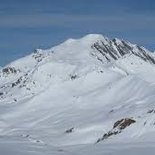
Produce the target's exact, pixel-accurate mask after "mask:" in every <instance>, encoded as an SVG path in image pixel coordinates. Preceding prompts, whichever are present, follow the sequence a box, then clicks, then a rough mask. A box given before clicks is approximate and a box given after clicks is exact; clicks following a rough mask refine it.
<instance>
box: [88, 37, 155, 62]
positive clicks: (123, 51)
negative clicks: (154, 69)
mask: <svg viewBox="0 0 155 155" xmlns="http://www.w3.org/2000/svg"><path fill="white" fill-rule="evenodd" d="M119 42H120V43H118V42H117V40H116V39H113V40H108V42H107V43H104V42H103V41H97V42H96V43H94V44H93V45H92V46H91V48H92V49H94V51H96V52H98V53H99V55H100V56H99V55H98V54H96V53H95V52H92V53H93V54H92V55H93V56H95V57H96V58H97V59H98V60H100V61H101V62H103V60H104V58H105V59H106V60H107V61H108V62H110V61H112V60H118V59H119V58H120V57H123V56H125V55H127V54H133V55H135V56H137V57H139V58H141V59H142V60H144V61H146V62H149V63H151V64H155V58H154V57H153V56H152V55H151V54H149V53H148V52H147V51H146V50H145V49H143V48H142V47H139V46H136V45H134V46H133V45H131V44H130V43H128V42H126V41H123V40H122V41H121V40H120V41H119ZM135 48H136V50H135ZM102 59H103V60H102Z"/></svg>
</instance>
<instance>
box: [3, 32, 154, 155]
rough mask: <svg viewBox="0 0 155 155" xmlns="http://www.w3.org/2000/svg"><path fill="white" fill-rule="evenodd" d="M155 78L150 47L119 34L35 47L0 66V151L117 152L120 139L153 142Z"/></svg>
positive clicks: (90, 35) (131, 142)
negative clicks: (121, 36) (0, 144)
mask: <svg viewBox="0 0 155 155" xmlns="http://www.w3.org/2000/svg"><path fill="white" fill-rule="evenodd" d="M154 77H155V55H154V53H151V52H150V51H149V50H147V49H145V48H144V47H140V46H138V45H136V44H132V43H130V42H128V41H124V40H120V39H117V38H115V39H112V40H111V39H109V38H107V37H104V36H102V35H98V34H89V35H87V36H85V37H83V38H81V39H68V40H67V41H65V42H64V43H61V44H60V45H58V46H55V47H52V48H51V49H46V50H42V49H36V50H35V51H34V52H33V53H32V54H30V55H28V56H26V57H24V58H21V59H19V60H16V61H14V62H12V63H10V64H8V65H6V66H5V67H3V68H1V69H0V118H1V119H0V135H1V140H0V143H2V144H3V145H4V148H5V149H3V151H4V152H5V151H9V150H10V149H8V148H11V149H12V150H10V151H12V152H13V153H14V152H15V153H14V154H13V155H16V154H19V152H20V151H21V150H19V149H18V147H14V146H17V145H18V144H19V143H21V146H22V148H23V154H30V155H32V154H33V152H34V150H35V152H36V153H38V154H39V153H42V154H45V155H46V154H55V155H59V154H64V155H68V154H77V155H78V154H79V155H84V154H99V155H100V154H104V153H105V154H106V153H107V152H109V151H111V154H113V155H114V154H115V155H117V154H120V150H121V147H122V144H123V143H124V142H126V143H129V146H130V147H132V146H134V145H135V146H137V144H141V143H140V142H142V143H144V145H143V146H145V144H147V145H149V144H154V143H155V137H154V133H155V126H154V125H155V103H154V101H155V95H154V94H155V80H154ZM149 142H151V143H149ZM107 143H108V146H107ZM7 144H9V145H7ZM115 144H117V145H118V147H119V148H120V149H118V150H115V149H112V150H114V152H113V151H112V150H111V149H110V148H109V146H110V147H112V148H115V147H114V146H115ZM131 144H132V145H131ZM137 147H139V146H137ZM2 148H3V147H2ZM0 149H1V147H0ZM151 149H152V148H151ZM106 150H107V151H106ZM122 150H126V148H123V149H122ZM122 150H121V151H122ZM37 151H38V152H37ZM117 151H118V153H117ZM136 151H137V150H136ZM138 151H140V150H138ZM31 152H32V154H31ZM136 153H137V152H136ZM138 153H139V152H138ZM3 154H4V155H5V153H3Z"/></svg>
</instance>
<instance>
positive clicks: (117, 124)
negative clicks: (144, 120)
mask: <svg viewBox="0 0 155 155" xmlns="http://www.w3.org/2000/svg"><path fill="white" fill-rule="evenodd" d="M135 122H136V121H135V120H133V119H131V118H123V119H121V120H118V121H117V122H115V123H114V126H113V129H114V128H118V129H121V130H122V129H125V128H126V127H128V126H130V125H131V124H132V123H135Z"/></svg>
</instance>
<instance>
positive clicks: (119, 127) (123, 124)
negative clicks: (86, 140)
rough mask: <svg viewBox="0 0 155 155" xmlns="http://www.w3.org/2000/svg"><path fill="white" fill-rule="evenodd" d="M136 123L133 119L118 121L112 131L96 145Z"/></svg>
mask: <svg viewBox="0 0 155 155" xmlns="http://www.w3.org/2000/svg"><path fill="white" fill-rule="evenodd" d="M135 122H136V121H135V120H134V119H132V118H123V119H120V120H118V121H116V122H115V123H114V125H113V128H112V130H110V131H109V132H107V133H105V134H104V135H103V136H102V137H101V138H99V139H98V140H97V141H96V143H99V142H100V141H103V140H105V139H108V138H109V137H111V136H114V135H117V134H120V133H121V132H122V131H123V130H124V129H125V128H127V127H128V126H130V125H131V124H133V123H135Z"/></svg>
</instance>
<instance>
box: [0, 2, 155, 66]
mask: <svg viewBox="0 0 155 155" xmlns="http://www.w3.org/2000/svg"><path fill="white" fill-rule="evenodd" d="M89 33H100V34H103V35H105V36H107V37H110V38H115V37H117V38H120V39H125V40H129V41H131V42H133V43H137V44H139V45H143V46H145V47H146V48H148V49H150V50H152V51H154V50H155V0H0V65H1V66H4V65H6V64H7V63H9V62H10V61H13V60H14V59H17V58H19V57H22V56H24V55H26V54H29V53H31V52H32V51H33V50H34V49H35V48H49V47H52V46H54V45H57V44H59V43H61V42H62V41H64V40H66V39H67V38H78V37H82V36H84V35H86V34H89Z"/></svg>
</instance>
